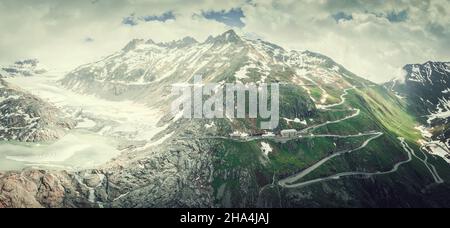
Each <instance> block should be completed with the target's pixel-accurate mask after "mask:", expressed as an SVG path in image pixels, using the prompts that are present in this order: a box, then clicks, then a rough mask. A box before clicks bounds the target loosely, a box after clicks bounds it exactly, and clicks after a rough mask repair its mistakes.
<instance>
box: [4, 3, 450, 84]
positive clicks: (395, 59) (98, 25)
mask: <svg viewBox="0 0 450 228" xmlns="http://www.w3.org/2000/svg"><path fill="white" fill-rule="evenodd" d="M92 2H95V4H93V3H92ZM236 7H240V8H242V10H243V12H244V15H245V18H243V19H242V20H243V21H244V23H245V24H246V25H245V26H244V27H243V28H241V29H239V31H240V32H241V33H243V34H252V36H253V37H262V38H264V39H267V40H268V41H271V42H274V43H276V44H279V45H281V46H284V47H286V48H288V49H301V50H311V51H316V52H320V53H322V54H325V55H328V56H330V57H331V58H333V59H334V60H335V61H337V62H338V63H341V64H343V65H344V66H346V67H347V68H348V69H349V70H351V71H353V72H355V73H357V74H359V75H361V76H364V77H367V78H369V79H371V80H374V81H377V82H380V81H385V80H387V79H389V78H391V77H394V76H396V75H395V74H396V73H395V72H398V69H399V68H401V67H402V66H403V65H405V64H408V63H418V62H419V63H420V62H425V61H428V60H442V61H448V60H450V52H449V51H448V50H450V12H449V9H450V1H448V0H428V1H423V0H411V1H409V0H408V1H407V0H393V1H384V3H383V4H381V1H370V0H360V1H356V0H340V1H332V0H286V1H271V0H258V1H248V0H234V1H214V0H202V1H190V0H166V1H156V0H151V1H148V0H128V1H123V0H98V1H92V0H81V1H69V0H66V1H61V0H43V1H34V0H22V1H16V0H2V1H0V19H1V20H0V27H1V28H2V29H3V32H2V35H1V37H0V53H1V54H0V65H4V64H8V63H10V62H13V61H15V60H17V59H23V58H29V57H36V58H38V59H40V60H41V61H42V62H43V63H44V64H46V65H49V66H51V67H55V68H68V69H70V68H73V67H75V66H77V65H80V64H83V63H86V62H90V61H94V60H96V59H98V58H99V57H101V56H105V55H108V54H110V53H112V52H114V51H117V50H119V49H121V48H122V47H123V46H124V45H125V44H126V43H127V42H128V41H130V40H131V39H133V38H144V39H150V38H151V39H153V40H155V41H170V40H174V39H180V38H182V37H184V36H193V37H194V38H196V39H198V40H203V39H205V38H206V37H207V36H208V35H215V34H219V33H221V32H223V31H225V30H227V29H228V28H227V27H226V25H224V24H221V23H219V22H217V21H213V20H207V19H205V18H203V17H201V16H198V15H201V12H202V11H209V10H215V11H219V10H229V9H231V8H236ZM168 11H171V12H173V14H174V16H175V17H176V19H175V20H167V21H165V22H158V21H152V22H146V23H145V22H144V23H139V24H138V25H137V26H125V25H123V24H122V20H123V18H124V17H127V16H129V15H131V14H133V13H134V14H135V15H139V16H145V15H161V14H162V13H164V12H168ZM402 11H405V12H406V15H407V16H406V18H400V17H399V18H397V19H398V20H397V21H396V22H394V21H390V20H389V18H388V16H387V15H389V14H390V13H391V14H393V12H394V16H395V14H398V13H399V12H402ZM339 12H345V14H346V15H351V16H352V19H351V20H340V21H339V22H336V21H335V19H334V18H333V17H332V15H334V14H336V13H339ZM195 15H196V16H195ZM391 19H392V18H391ZM5 31H6V32H5ZM86 38H90V40H91V41H92V42H85V41H86Z"/></svg>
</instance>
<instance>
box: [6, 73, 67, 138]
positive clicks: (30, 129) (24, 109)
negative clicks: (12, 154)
mask: <svg viewBox="0 0 450 228" xmlns="http://www.w3.org/2000/svg"><path fill="white" fill-rule="evenodd" d="M75 124H76V123H75V122H74V121H72V120H70V119H69V118H66V117H65V116H64V114H63V113H62V112H60V111H59V110H58V109H57V108H55V107H53V106H52V105H50V104H48V103H47V102H45V101H43V100H41V99H39V98H37V97H35V96H33V95H31V94H28V93H26V92H23V91H21V90H20V89H18V88H13V87H12V86H11V85H9V84H8V83H6V82H5V81H3V80H1V79H0V140H18V141H26V142H38V141H50V140H55V139H58V138H60V137H62V136H63V135H65V133H66V131H68V130H70V129H72V128H73V127H74V126H75Z"/></svg>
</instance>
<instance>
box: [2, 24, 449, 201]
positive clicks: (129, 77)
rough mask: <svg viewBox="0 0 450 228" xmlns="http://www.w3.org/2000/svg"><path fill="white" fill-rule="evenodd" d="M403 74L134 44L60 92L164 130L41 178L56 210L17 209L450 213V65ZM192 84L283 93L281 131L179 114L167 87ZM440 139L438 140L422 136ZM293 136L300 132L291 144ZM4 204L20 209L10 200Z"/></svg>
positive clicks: (293, 55)
mask: <svg viewBox="0 0 450 228" xmlns="http://www.w3.org/2000/svg"><path fill="white" fill-rule="evenodd" d="M405 71H406V72H407V75H406V77H405V79H402V80H400V79H397V80H393V81H391V82H389V83H386V84H385V85H378V84H375V83H372V82H370V81H368V80H365V79H363V78H361V77H358V76H357V75H355V74H353V73H351V72H350V71H348V70H347V69H345V67H343V66H342V65H340V64H338V63H336V62H334V61H333V60H332V59H330V58H328V57H326V56H324V55H321V54H318V53H313V52H310V51H287V50H285V49H283V48H282V47H280V46H278V45H275V44H272V43H269V42H266V41H263V40H250V39H246V38H243V37H240V36H239V35H238V34H236V33H235V32H234V31H232V30H230V31H227V32H225V33H223V34H220V35H218V36H215V37H212V36H211V37H209V38H208V39H207V40H206V41H204V42H198V41H196V40H195V39H193V38H190V37H186V38H184V39H181V40H179V41H173V42H169V43H155V42H153V41H152V40H147V41H146V40H133V41H131V42H130V43H129V44H128V45H126V47H124V48H123V49H122V50H119V51H117V52H115V53H113V54H112V55H110V56H108V57H106V58H103V59H100V60H99V61H97V62H94V63H89V64H86V65H83V66H80V67H78V68H76V69H74V70H73V71H71V72H69V73H68V74H67V75H65V77H64V78H63V79H61V80H60V81H59V83H60V84H61V86H63V87H64V88H66V89H69V90H71V91H74V92H77V93H80V94H88V95H95V96H98V97H101V98H103V99H106V100H110V101H129V100H132V101H134V102H138V103H144V104H146V105H147V106H148V107H151V108H154V109H155V110H162V111H163V112H165V113H166V114H165V115H164V116H163V117H162V118H161V119H159V121H158V127H159V128H161V131H160V132H159V133H158V134H156V135H155V136H154V137H153V136H152V137H150V138H148V139H147V143H146V144H144V146H141V145H140V144H139V145H138V144H136V145H134V146H132V147H130V148H127V149H124V150H123V153H122V154H121V155H120V156H119V157H117V158H115V159H114V160H112V161H110V162H108V164H105V165H104V166H102V167H99V168H95V169H92V170H84V171H80V172H68V173H61V172H50V174H49V173H44V174H40V175H41V176H42V175H44V176H48V175H51V176H52V178H55V179H56V180H58V181H53V182H52V183H53V185H54V186H53V185H52V186H53V187H54V189H59V191H57V192H58V194H56V195H52V196H54V197H55V201H57V202H58V204H56V205H53V204H51V203H49V202H48V200H47V199H46V198H45V197H43V196H44V195H45V194H42V193H40V194H37V193H36V192H33V191H31V193H30V192H27V191H25V193H23V195H24V196H23V199H24V200H23V201H20V202H21V203H23V202H25V201H26V200H25V199H27V200H30V198H31V199H32V200H33V201H32V203H30V205H31V204H33V205H36V204H37V205H40V206H44V207H54V206H58V207H99V206H102V207H448V206H450V197H449V196H450V184H449V183H450V169H449V164H448V163H447V162H446V161H445V160H444V159H442V158H441V157H440V156H442V155H441V154H440V156H436V154H435V153H433V149H435V148H433V149H430V148H431V147H432V145H431V144H430V143H431V142H432V141H434V140H435V138H438V139H439V140H440V142H447V143H448V138H449V137H448V133H447V129H448V125H446V124H447V123H448V121H447V120H444V119H446V118H448V116H447V117H445V118H441V117H442V116H445V113H446V112H448V110H449V109H448V93H447V92H446V91H447V90H448V88H449V87H448V84H447V83H448V72H449V65H448V63H431V62H430V63H426V64H425V65H408V66H405ZM194 75H202V76H203V80H204V82H205V83H207V82H217V83H222V84H223V83H233V82H242V83H253V84H260V83H270V82H278V83H280V93H281V97H280V124H279V126H278V127H277V128H276V129H273V130H272V131H262V130H260V128H259V123H260V122H261V119H259V118H243V119H230V118H225V119H212V120H210V119H192V120H191V119H183V118H180V117H179V116H177V115H175V116H174V115H172V114H170V113H169V110H170V103H171V101H173V99H174V97H172V96H171V95H170V94H171V93H170V92H171V91H170V88H171V85H172V84H174V83H187V82H192V81H193V77H194ZM430 128H431V129H433V130H432V132H433V136H432V137H425V136H424V135H423V134H425V132H428V131H429V129H430ZM438 128H439V129H440V130H437V129H438ZM287 129H290V130H295V131H296V132H297V134H296V135H295V136H292V137H281V136H280V131H282V130H287ZM435 132H436V134H435ZM230 135H233V136H234V137H230ZM263 135H265V136H263ZM273 135H276V136H273ZM156 142H159V143H158V144H156ZM155 145H156V146H155ZM433 145H434V144H433ZM440 148H441V147H440ZM441 149H442V150H443V151H444V152H445V151H448V148H445V147H442V148H441ZM15 175H16V174H15V173H8V174H6V175H3V176H2V175H0V185H1V184H2V181H3V182H4V181H5V180H9V181H12V182H13V183H15V184H16V185H17V186H23V183H22V182H23V180H22V179H21V178H22V176H25V177H26V176H30V175H36V174H35V173H33V172H30V171H24V172H23V173H22V175H20V176H15ZM43 181H44V180H41V179H40V180H36V181H34V182H33V184H34V185H36V186H40V185H42V184H43ZM48 182H49V181H46V182H45V183H46V184H47V185H48ZM49 189H52V188H47V189H44V190H45V193H47V192H48V191H50V192H51V190H49ZM61 189H69V190H68V191H66V192H63V191H61ZM2 196H3V197H4V198H7V199H11V196H10V195H9V194H8V193H5V192H1V191H0V206H1V205H2V204H1V199H2V198H1V197H2ZM4 202H9V203H7V204H6V203H5V205H4V206H7V207H8V206H15V205H14V203H11V202H14V200H4Z"/></svg>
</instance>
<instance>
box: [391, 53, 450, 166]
mask: <svg viewBox="0 0 450 228" xmlns="http://www.w3.org/2000/svg"><path fill="white" fill-rule="evenodd" d="M403 70H404V72H405V75H404V77H402V78H398V79H394V80H392V81H390V82H389V83H387V84H386V85H385V86H386V87H387V88H389V89H391V90H392V91H394V92H396V93H397V94H398V95H399V96H400V97H402V98H403V99H404V100H406V101H407V102H408V104H409V106H408V107H409V109H410V110H411V112H412V113H415V115H416V116H417V117H418V119H419V120H421V122H422V124H423V125H424V126H425V128H422V131H423V133H424V135H425V136H426V137H429V138H431V139H433V140H436V141H435V142H436V143H438V142H440V143H438V144H440V145H439V148H436V149H437V150H446V151H449V150H450V131H449V129H450V63H448V62H431V61H430V62H426V63H424V64H409V65H406V66H405V67H404V68H403ZM444 154H445V153H444ZM448 157H449V158H450V155H448Z"/></svg>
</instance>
